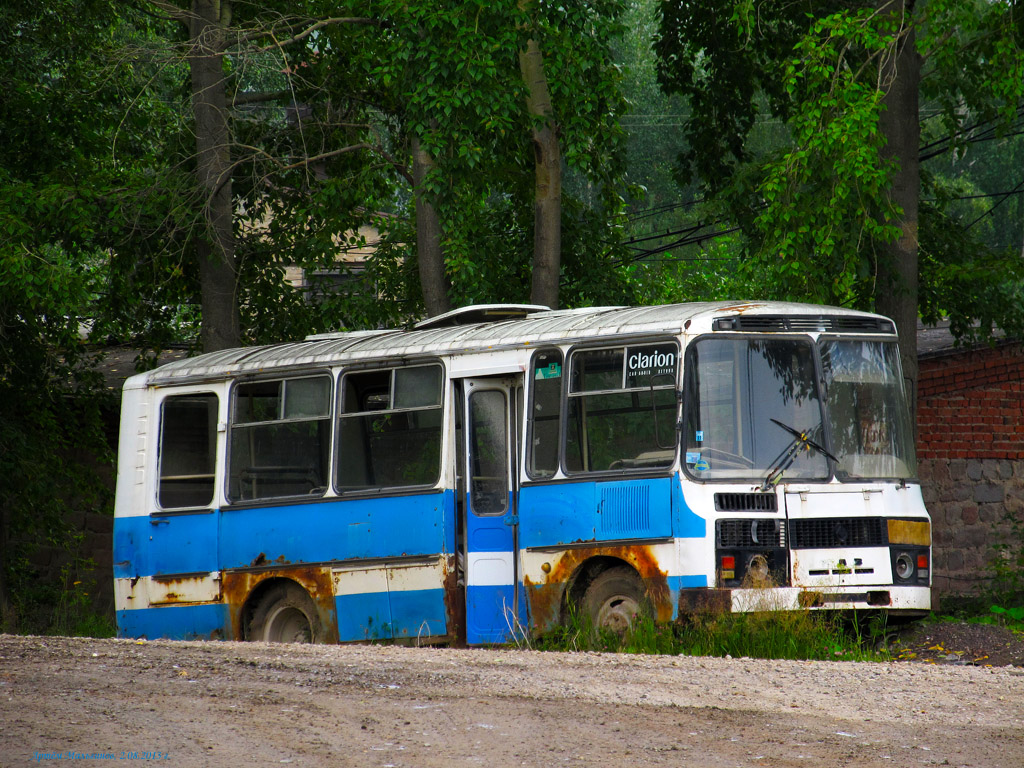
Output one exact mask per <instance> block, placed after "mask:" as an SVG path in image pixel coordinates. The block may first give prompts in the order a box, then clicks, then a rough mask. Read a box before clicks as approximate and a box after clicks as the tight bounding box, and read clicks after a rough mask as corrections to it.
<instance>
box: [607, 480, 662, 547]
mask: <svg viewBox="0 0 1024 768" xmlns="http://www.w3.org/2000/svg"><path fill="white" fill-rule="evenodd" d="M598 510H599V514H600V531H601V533H617V534H621V535H626V534H634V535H635V534H637V533H641V532H645V531H647V530H649V529H650V527H651V488H650V486H648V485H633V484H630V483H622V484H618V483H616V484H611V483H610V484H608V485H605V486H602V487H601V489H600V491H599V506H598Z"/></svg>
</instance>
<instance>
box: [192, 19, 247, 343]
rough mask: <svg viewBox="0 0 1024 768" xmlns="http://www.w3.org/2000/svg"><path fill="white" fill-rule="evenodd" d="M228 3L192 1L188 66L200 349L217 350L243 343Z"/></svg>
mask: <svg viewBox="0 0 1024 768" xmlns="http://www.w3.org/2000/svg"><path fill="white" fill-rule="evenodd" d="M230 23H231V2H230V0H193V1H192V16H191V17H190V19H189V42H190V50H189V57H188V62H189V68H190V71H191V74H192V111H193V116H194V118H195V131H196V175H197V178H198V182H199V189H200V193H201V194H202V195H203V218H204V222H205V227H204V231H203V232H202V233H201V234H200V236H199V238H198V240H197V243H196V253H197V256H198V258H199V283H200V294H201V307H202V345H203V351H204V352H213V351H216V350H219V349H225V348H228V347H237V346H239V345H240V344H241V342H242V340H241V331H240V321H239V311H238V292H237V288H238V279H237V278H238V276H237V269H236V264H235V240H234V231H233V216H234V211H233V208H232V200H231V132H230V129H229V126H228V112H227V89H226V81H225V76H224V50H225V47H226V35H225V29H226V27H227V26H228V25H229V24H230Z"/></svg>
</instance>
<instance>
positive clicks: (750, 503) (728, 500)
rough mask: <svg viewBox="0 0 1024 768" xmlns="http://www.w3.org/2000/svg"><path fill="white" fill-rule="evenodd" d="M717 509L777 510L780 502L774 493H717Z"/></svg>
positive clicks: (743, 510)
mask: <svg viewBox="0 0 1024 768" xmlns="http://www.w3.org/2000/svg"><path fill="white" fill-rule="evenodd" d="M715 509H716V510H718V511H719V512H777V511H778V509H779V502H778V500H777V498H776V496H775V494H774V493H716V494H715Z"/></svg>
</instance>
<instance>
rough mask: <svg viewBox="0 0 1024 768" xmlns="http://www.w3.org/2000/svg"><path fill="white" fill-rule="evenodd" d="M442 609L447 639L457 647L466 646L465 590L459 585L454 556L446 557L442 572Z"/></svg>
mask: <svg viewBox="0 0 1024 768" xmlns="http://www.w3.org/2000/svg"><path fill="white" fill-rule="evenodd" d="M444 609H445V613H446V615H447V619H448V639H449V640H450V641H451V642H452V643H453V644H454V645H456V646H457V647H462V648H464V647H465V646H466V590H465V589H463V588H462V587H460V586H459V572H458V566H457V565H456V563H455V558H452V557H450V556H449V557H447V563H446V564H445V574H444Z"/></svg>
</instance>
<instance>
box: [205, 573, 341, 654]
mask: <svg viewBox="0 0 1024 768" xmlns="http://www.w3.org/2000/svg"><path fill="white" fill-rule="evenodd" d="M270 579H287V580H289V581H294V582H295V583H296V584H298V585H299V586H300V587H302V588H303V589H304V590H306V593H307V594H308V595H309V596H310V597H311V598H312V599H313V603H314V605H316V610H317V614H318V615H319V619H320V626H321V628H322V630H323V641H324V642H325V643H337V642H338V614H337V609H336V607H335V602H334V581H333V579H332V578H331V569H330V568H326V567H323V566H314V565H309V566H301V565H290V566H287V567H283V568H265V569H261V570H259V571H225V572H224V573H223V574H222V576H221V593H222V594H223V596H224V601H225V602H226V603H227V604H228V615H229V616H230V619H231V635H232V637H233V638H234V639H235V640H244V639H245V610H246V609H247V608H248V607H250V606H248V605H247V602H248V600H249V597H250V596H251V595H252V594H253V591H254V590H256V589H258V588H259V586H260V585H261V584H265V583H266V582H267V581H269V580H270Z"/></svg>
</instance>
